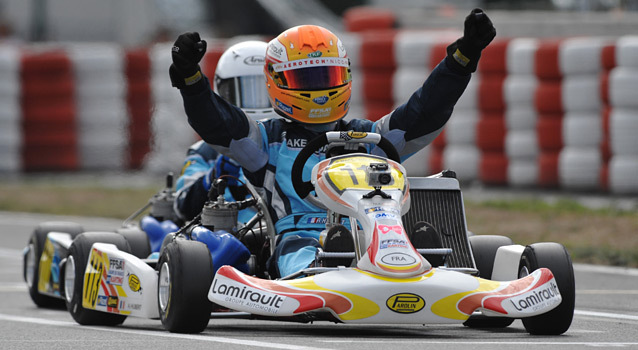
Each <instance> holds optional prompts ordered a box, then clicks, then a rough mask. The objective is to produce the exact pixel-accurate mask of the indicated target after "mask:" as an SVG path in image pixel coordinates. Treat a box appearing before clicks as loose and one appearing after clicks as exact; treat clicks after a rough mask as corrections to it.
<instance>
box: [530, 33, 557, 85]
mask: <svg viewBox="0 0 638 350" xmlns="http://www.w3.org/2000/svg"><path fill="white" fill-rule="evenodd" d="M560 44H561V41H560V40H542V41H541V42H540V44H539V45H538V49H537V50H536V52H535V53H534V72H535V73H536V76H538V77H539V78H541V79H558V78H560V77H561V73H560V68H559V66H558V51H559V47H560Z"/></svg>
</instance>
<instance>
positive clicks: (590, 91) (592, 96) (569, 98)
mask: <svg viewBox="0 0 638 350" xmlns="http://www.w3.org/2000/svg"><path fill="white" fill-rule="evenodd" d="M561 98H562V104H563V109H564V110H565V111H566V112H570V111H599V110H600V108H601V107H602V98H601V93H600V78H599V77H598V75H572V76H566V77H564V78H563V81H562V84H561Z"/></svg>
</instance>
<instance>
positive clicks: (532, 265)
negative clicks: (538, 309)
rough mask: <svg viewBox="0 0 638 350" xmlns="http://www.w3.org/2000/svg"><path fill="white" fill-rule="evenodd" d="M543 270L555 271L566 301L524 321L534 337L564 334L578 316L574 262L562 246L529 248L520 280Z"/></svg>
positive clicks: (547, 245) (549, 243) (520, 269)
mask: <svg viewBox="0 0 638 350" xmlns="http://www.w3.org/2000/svg"><path fill="white" fill-rule="evenodd" d="M541 267H546V268H548V269H549V270H550V271H552V273H553V274H554V278H555V279H556V284H557V285H558V290H559V291H560V295H561V297H562V299H563V300H562V301H561V303H560V305H558V307H556V308H555V309H553V310H551V311H549V312H547V313H544V314H542V315H538V316H532V317H526V318H523V319H522V321H523V325H524V326H525V330H527V331H528V332H529V333H530V334H533V335H559V334H563V333H565V332H566V331H567V330H568V329H569V326H570V325H571V323H572V318H573V317H574V304H575V300H576V287H575V284H574V268H573V266H572V260H571V258H570V256H569V253H568V252H567V249H565V247H563V245H562V244H559V243H553V242H544V243H534V244H531V245H529V246H527V247H525V251H524V252H523V256H522V257H521V262H520V265H519V277H525V276H527V275H528V274H530V273H532V271H534V270H536V269H538V268H541Z"/></svg>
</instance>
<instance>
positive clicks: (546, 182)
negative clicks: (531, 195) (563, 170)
mask: <svg viewBox="0 0 638 350" xmlns="http://www.w3.org/2000/svg"><path fill="white" fill-rule="evenodd" d="M559 154H560V152H541V154H540V155H539V157H538V185H539V186H542V187H557V186H558V156H559Z"/></svg>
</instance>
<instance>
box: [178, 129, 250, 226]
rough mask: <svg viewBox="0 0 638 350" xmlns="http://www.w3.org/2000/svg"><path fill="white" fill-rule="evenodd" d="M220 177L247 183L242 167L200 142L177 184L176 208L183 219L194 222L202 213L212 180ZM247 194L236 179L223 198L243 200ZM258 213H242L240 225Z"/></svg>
mask: <svg viewBox="0 0 638 350" xmlns="http://www.w3.org/2000/svg"><path fill="white" fill-rule="evenodd" d="M220 175H232V176H234V177H237V178H238V179H239V180H240V181H242V182H246V179H245V177H244V176H243V173H242V171H241V168H239V167H238V166H236V165H234V164H233V162H232V161H231V160H229V159H228V158H227V157H225V156H223V155H220V154H219V153H218V152H217V151H215V150H214V149H213V148H212V147H211V146H210V145H209V144H207V143H206V142H204V141H198V142H196V143H194V144H193V145H191V146H190V147H189V148H188V151H187V152H186V159H184V165H183V166H182V170H181V172H180V175H179V178H178V179H177V182H176V184H175V189H176V191H177V199H176V200H175V204H174V208H173V209H174V210H175V212H176V213H177V215H178V216H179V218H180V219H181V220H183V221H188V220H192V219H193V218H194V217H195V216H196V215H197V214H199V213H200V212H201V211H202V207H203V206H204V203H205V202H206V201H207V199H208V191H209V190H210V187H211V181H212V179H215V178H216V177H219V176H220ZM245 192H246V191H242V187H241V186H240V184H239V183H238V182H237V181H236V180H234V179H232V178H229V180H228V187H226V191H225V193H224V198H225V199H226V200H227V201H239V200H243V199H246V193H245ZM236 197H239V198H236ZM255 213H256V211H255V210H254V209H252V208H246V209H244V210H240V211H239V213H238V215H237V220H238V221H239V222H240V223H246V222H248V220H250V219H251V218H252V217H253V215H255Z"/></svg>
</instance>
